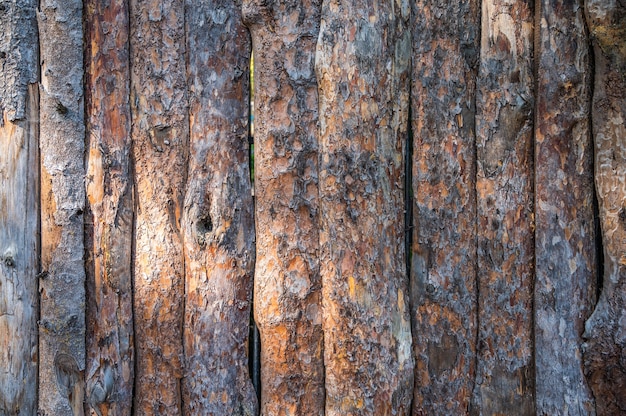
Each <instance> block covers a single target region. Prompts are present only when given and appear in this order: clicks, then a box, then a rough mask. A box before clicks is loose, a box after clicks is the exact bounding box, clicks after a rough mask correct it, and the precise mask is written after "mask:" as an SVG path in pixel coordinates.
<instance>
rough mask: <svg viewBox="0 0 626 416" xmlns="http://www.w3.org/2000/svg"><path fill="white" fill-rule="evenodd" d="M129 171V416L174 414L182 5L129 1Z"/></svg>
mask: <svg viewBox="0 0 626 416" xmlns="http://www.w3.org/2000/svg"><path fill="white" fill-rule="evenodd" d="M130 23H131V25H130V26H131V36H130V39H131V40H130V50H131V68H132V69H131V109H132V112H131V115H132V140H133V149H132V157H133V161H134V167H135V177H134V179H135V183H134V189H135V199H136V206H135V258H134V262H133V263H134V271H135V274H134V278H133V282H134V301H133V303H134V307H133V308H134V320H135V321H134V322H135V336H136V338H135V345H136V365H135V368H136V374H135V412H137V413H139V414H142V415H143V414H149V415H151V414H155V415H156V414H158V415H178V414H180V413H181V381H180V380H181V378H182V376H183V369H182V366H183V341H182V336H183V313H184V308H183V296H184V260H183V242H182V237H181V228H180V218H181V214H182V211H183V199H184V187H185V176H186V173H187V166H186V162H187V152H188V148H187V147H188V141H189V123H188V114H187V96H186V79H185V57H184V53H185V36H184V2H183V1H182V0H164V1H150V2H140V1H136V0H133V1H131V2H130Z"/></svg>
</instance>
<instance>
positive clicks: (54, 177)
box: [39, 0, 85, 416]
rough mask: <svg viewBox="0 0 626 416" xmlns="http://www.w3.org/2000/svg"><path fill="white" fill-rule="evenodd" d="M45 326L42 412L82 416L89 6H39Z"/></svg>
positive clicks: (56, 0) (48, 1)
mask: <svg viewBox="0 0 626 416" xmlns="http://www.w3.org/2000/svg"><path fill="white" fill-rule="evenodd" d="M39 9H40V13H39V31H40V36H39V38H40V48H41V88H40V97H41V124H40V140H41V267H42V269H43V275H44V276H45V277H44V278H43V279H42V280H41V282H40V292H41V295H40V305H41V319H40V325H39V347H40V361H39V413H40V414H42V415H46V416H52V415H54V416H65V415H74V416H76V415H82V414H83V397H84V369H85V263H84V260H83V256H84V238H83V227H84V224H83V210H84V209H85V184H84V179H85V169H84V149H85V124H84V102H83V30H82V29H83V27H82V17H83V3H82V1H78V0H44V1H41V2H40V4H39Z"/></svg>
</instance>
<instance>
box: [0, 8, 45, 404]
mask: <svg viewBox="0 0 626 416" xmlns="http://www.w3.org/2000/svg"><path fill="white" fill-rule="evenodd" d="M35 13H36V3H35V2H33V1H17V2H12V3H7V4H6V6H5V9H4V10H3V13H0V45H2V46H0V67H2V68H3V70H2V72H0V183H1V184H2V186H0V334H2V337H1V338H0V368H1V369H0V415H2V416H15V415H18V414H35V413H36V409H37V315H38V291H37V288H38V282H37V277H36V276H37V273H38V271H39V239H38V234H39V159H38V158H39V149H38V143H39V140H38V135H39V128H38V124H37V120H38V119H39V94H38V87H37V84H36V82H37V77H38V69H39V63H38V62H37V57H38V53H37V52H38V46H37V44H38V38H37V21H36V14H35Z"/></svg>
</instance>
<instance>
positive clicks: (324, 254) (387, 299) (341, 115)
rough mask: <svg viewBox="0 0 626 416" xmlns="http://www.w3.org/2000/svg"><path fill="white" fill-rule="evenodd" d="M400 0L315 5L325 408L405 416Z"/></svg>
mask: <svg viewBox="0 0 626 416" xmlns="http://www.w3.org/2000/svg"><path fill="white" fill-rule="evenodd" d="M409 19H410V6H409V4H408V2H405V3H402V5H399V3H393V2H392V3H387V2H385V3H377V2H373V3H372V2H368V1H362V0H341V1H324V2H323V6H322V24H321V29H320V36H319V42H318V49H317V56H316V72H317V76H318V81H319V91H320V224H321V226H320V227H321V228H320V265H321V272H320V273H321V276H322V287H323V325H324V363H325V369H326V413H325V414H326V415H327V416H334V415H347V414H359V415H392V414H393V415H408V414H410V411H411V408H410V407H411V396H412V390H413V358H412V352H411V348H412V345H411V344H412V341H411V326H410V312H409V293H408V278H407V275H406V270H405V269H406V265H405V250H404V213H403V208H404V191H403V183H404V160H403V159H404V154H403V153H404V147H405V145H406V143H407V139H408V137H407V129H408V105H409V77H410V62H411V36H410V32H409V30H408V28H407V27H408V23H409Z"/></svg>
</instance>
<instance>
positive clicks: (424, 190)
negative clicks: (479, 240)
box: [411, 0, 480, 415]
mask: <svg viewBox="0 0 626 416" xmlns="http://www.w3.org/2000/svg"><path fill="white" fill-rule="evenodd" d="M413 7H414V8H413V24H412V25H411V27H412V28H413V77H412V79H413V88H412V105H413V107H412V110H413V111H412V118H413V119H412V120H411V122H412V123H413V135H414V139H413V155H412V157H413V184H412V186H413V194H414V208H413V224H414V229H413V246H412V257H411V264H412V267H411V301H412V303H411V308H412V309H411V314H412V322H413V351H414V354H415V360H416V363H415V365H416V368H415V389H414V395H413V414H414V415H434V414H442V415H443V414H446V415H459V414H465V413H466V412H467V409H468V407H469V402H470V397H471V393H472V388H473V385H474V377H475V364H476V358H475V354H476V331H477V326H476V318H477V315H476V314H477V311H476V260H477V259H476V190H475V188H476V183H475V180H476V167H475V166H476V157H475V136H474V117H475V106H474V105H475V103H474V101H475V87H476V72H477V67H478V65H477V64H478V53H479V51H478V43H479V33H480V23H479V4H478V2H477V1H469V2H468V1H457V2H449V3H445V4H443V3H442V4H438V2H435V1H431V0H420V1H418V2H416V3H415V5H414V6H413Z"/></svg>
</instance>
